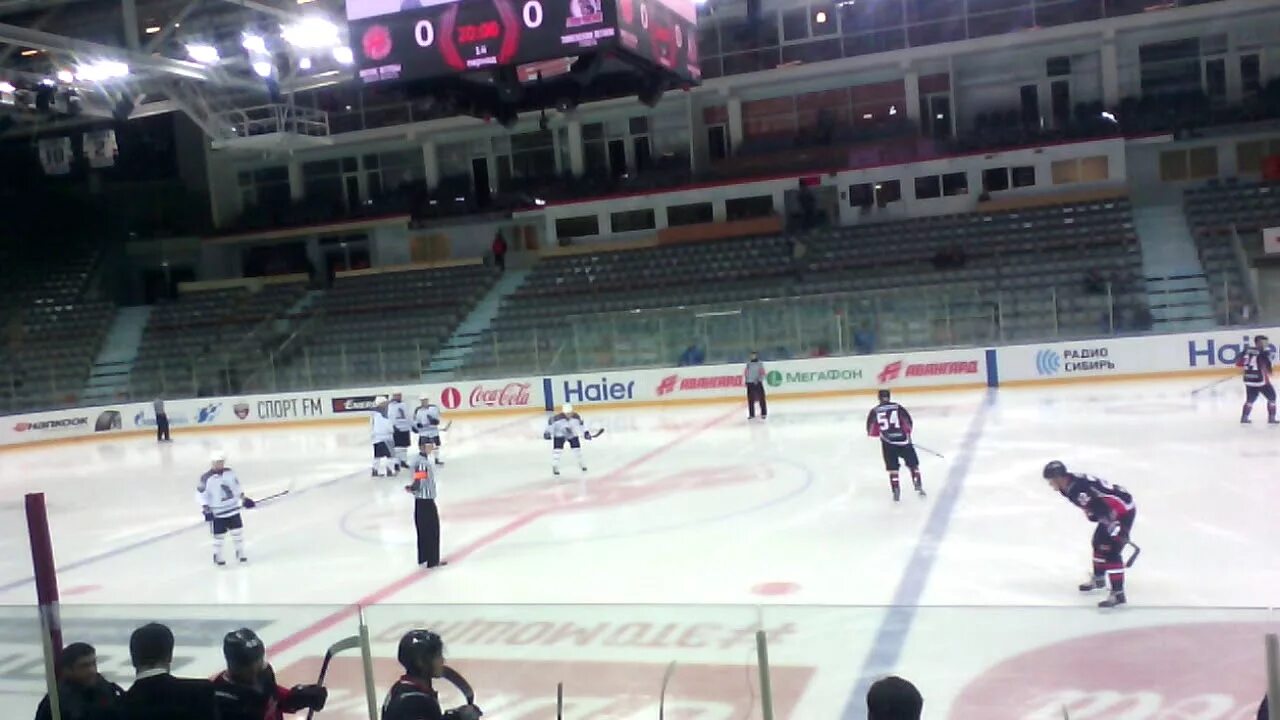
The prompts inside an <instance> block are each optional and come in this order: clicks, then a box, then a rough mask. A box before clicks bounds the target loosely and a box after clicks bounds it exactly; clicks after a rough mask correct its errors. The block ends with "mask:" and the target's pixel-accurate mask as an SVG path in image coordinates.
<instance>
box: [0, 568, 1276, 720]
mask: <svg viewBox="0 0 1280 720" xmlns="http://www.w3.org/2000/svg"><path fill="white" fill-rule="evenodd" d="M414 572H415V573H417V572H419V571H417V570H414ZM421 577H422V578H423V580H420V581H418V584H421V583H422V582H426V578H427V577H429V576H428V575H425V574H424V575H422V576H421ZM413 586H414V583H412V582H408V583H406V584H405V588H406V589H405V590H404V591H403V593H412V592H413V589H414V587H413ZM888 592H889V590H886V597H887V593H888ZM361 617H363V619H364V622H365V625H364V627H362V626H361V622H360V620H361ZM152 621H155V622H162V623H165V624H166V625H168V626H169V627H170V628H171V630H172V631H173V634H174V636H175V639H176V649H175V653H174V663H173V668H172V669H173V672H174V674H175V675H178V676H180V677H198V678H207V677H212V676H213V675H215V674H217V673H218V672H220V671H221V670H223V669H224V668H225V662H224V660H223V655H222V638H223V636H224V635H225V634H226V633H227V632H230V631H232V630H235V629H237V628H240V627H248V628H250V629H252V630H254V631H255V632H256V633H257V634H258V635H259V636H261V637H262V638H263V640H264V642H265V643H266V646H267V658H268V660H269V662H271V664H272V665H273V666H274V669H275V674H276V677H277V681H278V682H279V684H281V685H282V686H284V687H290V686H292V685H295V684H305V683H313V682H315V680H316V676H317V671H318V669H319V666H320V662H321V658H322V657H323V656H324V654H325V652H326V649H327V648H330V647H332V646H334V645H335V644H336V643H338V642H339V641H341V640H344V639H346V638H356V639H357V643H358V644H357V645H356V647H354V648H353V649H348V650H346V651H344V652H340V653H338V654H337V655H335V657H334V659H333V662H332V664H331V666H330V667H329V671H328V674H327V676H326V682H325V684H326V686H327V687H328V691H329V698H328V702H327V704H326V706H325V709H324V710H323V712H322V713H321V714H320V717H323V718H326V719H327V720H371V719H372V718H373V717H374V713H375V712H376V710H375V708H376V706H377V705H378V704H380V702H381V699H382V698H383V697H384V696H385V694H386V692H387V690H388V688H389V687H390V686H391V685H392V683H394V682H395V681H396V680H397V678H398V677H399V676H400V675H401V673H402V670H401V668H400V665H399V663H398V662H397V661H396V653H397V646H398V643H399V640H400V638H401V636H402V635H403V634H404V633H405V632H406V631H408V630H410V629H414V628H429V629H432V630H434V631H436V632H438V633H440V634H441V635H442V637H443V639H444V641H445V658H446V661H447V662H448V664H449V666H451V667H453V668H455V669H456V670H457V671H458V672H459V673H461V675H462V676H463V677H465V678H466V680H467V681H468V682H469V684H470V685H471V687H472V688H473V689H474V692H475V702H476V704H477V705H478V706H480V707H481V708H482V709H483V710H484V711H485V712H486V716H487V717H495V718H504V719H507V720H534V719H538V720H543V719H546V720H550V719H551V718H559V717H563V718H566V719H567V720H581V719H584V718H592V719H599V720H604V719H619V720H621V719H631V718H636V719H639V718H659V717H662V714H660V710H661V711H662V712H664V713H665V716H666V717H667V718H673V719H680V718H683V719H685V720H770V719H772V718H777V719H778V720H784V719H787V720H814V719H818V718H821V719H822V720H835V719H838V718H848V719H850V720H853V719H856V718H864V717H865V716H866V715H865V708H866V704H865V700H864V696H865V694H866V690H867V687H868V686H869V684H870V683H871V682H873V681H874V680H876V679H878V678H879V677H882V676H884V675H886V674H897V675H901V676H903V677H905V678H907V679H908V680H910V681H911V682H912V683H913V684H914V685H916V687H917V688H918V689H919V690H920V692H921V694H922V695H923V697H924V702H925V708H926V715H925V717H929V718H948V719H949V720H1027V719H1030V720H1061V719H1062V718H1075V719H1076V720H1089V719H1091V718H1093V719H1097V718H1110V719H1119V718H1132V719H1134V720H1138V719H1143V718H1162V717H1198V718H1240V719H1243V718H1253V717H1255V714H1256V712H1257V708H1258V705H1259V702H1260V701H1261V700H1262V697H1263V695H1264V693H1265V692H1266V690H1267V682H1268V678H1271V679H1272V680H1275V668H1274V667H1272V668H1271V669H1270V670H1269V669H1268V666H1267V661H1266V657H1267V655H1268V653H1267V652H1266V651H1265V647H1266V641H1265V638H1266V634H1267V633H1268V632H1274V631H1275V629H1276V627H1277V621H1280V615H1278V614H1277V613H1276V612H1275V611H1272V610H1266V609H1247V608H1246V609H1239V608H1231V609H1227V608H1150V607H1131V608H1126V609H1125V610H1124V611H1123V612H1116V613H1099V612H1098V611H1097V610H1096V609H1095V608H1093V607H1092V606H1089V607H1085V606H1076V607H938V606H931V607H876V606H839V605H833V606H816V605H785V604H771V605H625V604H619V605H612V604H605V605H541V604H522V605H467V604H451V605H422V604H394V605H373V606H369V607H364V608H358V607H356V606H352V605H288V606H285V605H227V604H223V605H216V606H199V605H183V606H148V605H108V606H86V605H63V606H62V625H63V636H64V639H65V642H68V643H70V642H88V643H90V644H92V645H93V646H94V647H95V648H96V650H97V657H98V665H99V671H100V672H101V673H102V674H103V675H105V676H106V678H107V679H109V680H112V681H114V682H117V683H119V684H120V685H122V686H124V687H128V685H129V684H130V683H131V682H132V680H133V671H132V669H131V668H130V667H129V652H128V639H129V635H130V633H131V632H132V631H133V630H134V629H135V628H137V627H138V626H140V625H142V624H144V623H146V622H152ZM0 628H2V629H3V632H2V633H0V642H3V644H4V645H5V646H6V649H7V652H9V653H10V654H9V655H8V658H9V662H7V663H6V665H5V668H6V670H5V671H4V673H3V675H2V676H0V686H2V687H3V690H4V692H3V693H0V709H3V710H4V712H3V715H4V717H6V718H25V717H31V716H32V715H33V714H34V710H35V707H36V704H37V703H38V702H39V701H40V698H41V697H42V695H43V694H44V692H45V684H44V674H43V672H42V671H41V667H42V664H41V657H42V656H41V650H40V648H41V640H40V626H39V621H38V617H37V612H36V609H35V608H33V607H27V606H4V607H0ZM761 632H762V633H763V638H764V641H765V649H767V652H761V651H760V650H761V648H760V646H758V644H757V643H758V640H757V638H758V637H759V635H758V633H761ZM361 638H367V645H365V644H363V643H359V639H361ZM365 647H367V650H368V654H367V655H365V654H364V653H363V652H362V650H363V649H364V648H365ZM1099 648H1105V652H1099ZM761 659H765V660H766V661H765V662H764V663H762V662H761ZM435 688H436V689H437V690H438V691H439V692H440V702H441V704H442V705H443V706H444V707H445V708H450V707H455V706H458V705H461V704H463V703H464V702H465V701H464V699H463V697H462V695H461V694H460V693H459V692H458V691H457V690H456V689H455V688H454V687H452V686H451V685H450V684H449V683H448V682H445V681H444V680H436V681H435ZM766 690H767V691H768V692H766ZM558 693H562V697H563V700H562V706H563V708H562V709H561V710H558V708H557V705H558V703H557V697H558ZM1192 708H1194V710H1193V709H1192ZM1273 717H1274V716H1273Z"/></svg>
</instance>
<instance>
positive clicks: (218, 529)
mask: <svg viewBox="0 0 1280 720" xmlns="http://www.w3.org/2000/svg"><path fill="white" fill-rule="evenodd" d="M196 497H197V498H198V500H199V502H200V507H201V509H202V510H203V511H204V519H205V522H208V523H209V525H210V529H211V530H212V531H213V562H214V564H215V565H226V564H227V563H226V561H225V560H223V559H222V545H223V543H224V542H225V540H226V537H227V532H228V531H230V532H231V542H232V543H233V544H234V545H235V547H236V559H237V560H239V561H240V562H248V561H249V557H248V556H247V555H245V552H244V523H243V522H241V520H240V508H241V507H244V508H245V509H251V508H253V506H254V502H253V500H252V499H250V498H249V497H248V496H247V495H245V494H244V490H242V489H241V488H240V478H238V477H236V474H235V473H234V472H232V470H231V468H229V467H227V456H226V455H225V454H223V453H222V452H215V453H213V454H212V455H211V456H210V457H209V469H208V470H206V471H205V473H204V474H203V475H201V476H200V483H199V484H198V485H196Z"/></svg>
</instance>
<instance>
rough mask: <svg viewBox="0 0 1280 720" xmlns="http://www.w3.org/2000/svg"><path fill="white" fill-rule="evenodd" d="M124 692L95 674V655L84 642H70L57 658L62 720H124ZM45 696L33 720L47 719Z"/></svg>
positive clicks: (49, 709) (96, 661)
mask: <svg viewBox="0 0 1280 720" xmlns="http://www.w3.org/2000/svg"><path fill="white" fill-rule="evenodd" d="M123 700H124V690H121V689H120V686H119V685H116V684H115V683H113V682H111V681H110V680H107V679H106V678H104V677H102V676H101V675H99V674H98V653H97V651H95V650H94V649H93V646H92V645H90V644H88V643H81V642H78V643H71V644H70V645H68V646H66V647H65V648H63V650H62V654H61V655H59V656H58V708H59V709H60V710H61V713H62V720H124V710H123V709H121V703H122V701H123ZM52 717H53V710H52V709H51V708H50V707H49V696H48V695H46V696H45V698H44V699H43V700H41V701H40V707H38V708H36V720H50V718H52Z"/></svg>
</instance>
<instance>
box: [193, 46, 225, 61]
mask: <svg viewBox="0 0 1280 720" xmlns="http://www.w3.org/2000/svg"><path fill="white" fill-rule="evenodd" d="M187 55H188V56H189V57H190V58H191V59H192V60H195V61H196V62H198V63H203V64H205V65H212V64H214V63H216V62H218V60H219V59H221V57H222V56H221V55H219V54H218V48H216V47H214V46H212V45H207V44H205V43H187Z"/></svg>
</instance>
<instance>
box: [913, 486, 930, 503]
mask: <svg viewBox="0 0 1280 720" xmlns="http://www.w3.org/2000/svg"><path fill="white" fill-rule="evenodd" d="M915 489H916V495H919V496H920V499H921V500H923V499H925V498H927V497H929V495H928V494H927V493H925V491H924V485H922V484H920V483H915Z"/></svg>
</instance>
